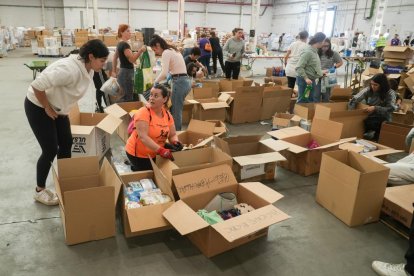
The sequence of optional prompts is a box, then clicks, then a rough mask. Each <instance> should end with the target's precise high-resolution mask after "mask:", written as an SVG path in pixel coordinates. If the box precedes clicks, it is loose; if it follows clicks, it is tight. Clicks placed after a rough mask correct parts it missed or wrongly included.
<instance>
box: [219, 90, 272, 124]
mask: <svg viewBox="0 0 414 276" xmlns="http://www.w3.org/2000/svg"><path fill="white" fill-rule="evenodd" d="M263 90H264V87H257V86H249V87H237V88H236V91H235V92H230V93H222V94H221V95H220V97H221V98H222V99H223V101H226V102H227V103H228V104H229V105H230V111H229V113H228V114H227V115H228V118H227V120H228V121H229V122H230V123H231V124H242V123H251V122H257V121H260V117H261V113H262V110H261V106H262V98H263Z"/></svg>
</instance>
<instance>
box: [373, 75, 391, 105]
mask: <svg viewBox="0 0 414 276" xmlns="http://www.w3.org/2000/svg"><path fill="white" fill-rule="evenodd" d="M371 81H373V82H375V83H378V84H379V86H380V88H379V90H378V92H377V93H378V94H379V96H380V99H381V100H382V101H384V100H385V97H386V96H387V93H388V91H389V90H390V84H389V82H388V79H387V76H386V75H385V74H382V73H379V74H375V75H374V76H373V77H372V79H371ZM369 90H370V92H371V93H374V91H372V87H371V86H369Z"/></svg>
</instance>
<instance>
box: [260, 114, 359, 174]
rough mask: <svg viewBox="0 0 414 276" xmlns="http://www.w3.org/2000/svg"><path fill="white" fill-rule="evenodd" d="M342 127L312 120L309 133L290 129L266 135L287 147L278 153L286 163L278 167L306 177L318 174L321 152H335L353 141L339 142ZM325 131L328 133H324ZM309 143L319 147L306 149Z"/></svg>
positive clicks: (329, 122)
mask: <svg viewBox="0 0 414 276" xmlns="http://www.w3.org/2000/svg"><path fill="white" fill-rule="evenodd" d="M342 127H343V124H341V123H337V122H333V121H328V120H322V119H314V121H313V123H312V127H311V131H310V132H308V131H306V130H303V129H301V128H299V127H292V128H284V129H281V130H276V131H271V132H268V134H269V135H270V136H272V137H275V138H277V139H279V141H276V142H277V143H278V144H279V145H280V146H287V149H286V150H282V151H280V153H281V154H282V155H283V156H284V157H285V158H286V159H287V160H288V162H283V163H281V164H280V166H281V167H282V168H285V169H288V170H290V171H292V172H295V173H298V174H300V175H303V176H308V175H312V174H315V173H318V172H319V169H320V165H321V159H322V153H323V152H326V151H332V150H336V149H338V146H339V145H340V144H343V143H346V142H350V141H352V140H354V139H353V138H349V139H341V140H340V137H341V132H342ZM327 129H329V131H326V130H327ZM295 132H297V134H295ZM311 141H316V142H317V143H318V144H319V147H316V148H314V149H308V148H307V145H308V144H309V143H310V142H311Z"/></svg>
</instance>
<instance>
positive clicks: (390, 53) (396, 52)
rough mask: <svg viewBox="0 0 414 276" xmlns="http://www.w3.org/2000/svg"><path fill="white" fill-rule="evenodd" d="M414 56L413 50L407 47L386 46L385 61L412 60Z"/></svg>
mask: <svg viewBox="0 0 414 276" xmlns="http://www.w3.org/2000/svg"><path fill="white" fill-rule="evenodd" d="M412 55H413V50H412V49H411V48H410V47H405V46H385V48H384V59H400V60H405V59H410V58H411V57H412Z"/></svg>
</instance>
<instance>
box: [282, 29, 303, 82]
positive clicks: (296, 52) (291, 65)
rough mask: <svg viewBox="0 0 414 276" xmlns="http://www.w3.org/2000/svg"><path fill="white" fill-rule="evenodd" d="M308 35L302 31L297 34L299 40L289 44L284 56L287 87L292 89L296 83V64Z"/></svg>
mask: <svg viewBox="0 0 414 276" xmlns="http://www.w3.org/2000/svg"><path fill="white" fill-rule="evenodd" d="M308 37H309V33H308V32H307V31H302V32H300V33H299V39H298V40H297V41H295V42H293V43H292V44H290V46H289V48H288V50H287V52H286V55H285V66H286V70H285V72H286V76H287V79H288V87H289V88H292V89H294V88H295V83H296V70H295V69H296V64H297V63H298V61H299V58H300V54H301V53H302V50H303V49H304V48H305V47H306V45H307V44H306V42H307V41H308Z"/></svg>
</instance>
